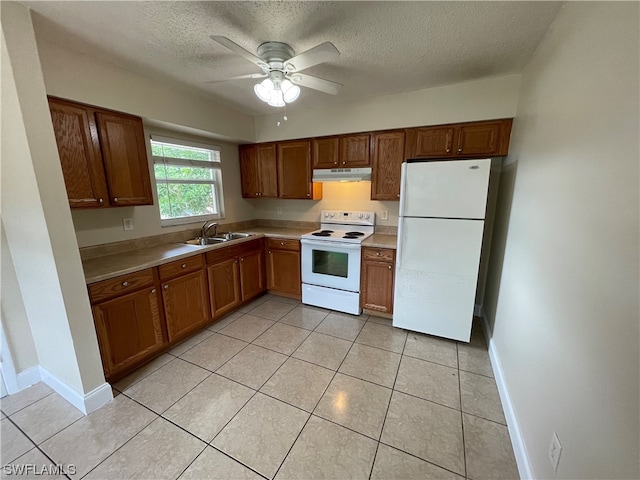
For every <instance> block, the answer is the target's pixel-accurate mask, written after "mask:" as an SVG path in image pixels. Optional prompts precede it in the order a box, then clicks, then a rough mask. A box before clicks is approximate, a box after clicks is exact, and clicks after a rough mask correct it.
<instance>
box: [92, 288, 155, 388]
mask: <svg viewBox="0 0 640 480" xmlns="http://www.w3.org/2000/svg"><path fill="white" fill-rule="evenodd" d="M93 318H94V321H95V324H96V331H97V333H98V344H99V345H100V352H101V354H102V364H103V366H104V372H105V376H106V377H107V380H109V379H111V378H113V377H114V376H116V375H117V374H118V373H119V372H121V371H123V370H126V369H128V368H130V367H132V366H134V365H136V364H137V363H139V362H141V361H143V360H145V359H146V358H148V357H149V356H151V355H152V354H153V353H154V352H156V351H157V350H160V349H161V348H162V347H163V346H164V344H165V343H166V342H165V339H164V336H163V333H162V320H161V316H160V308H159V305H158V295H157V292H156V289H155V287H149V288H145V289H143V290H139V291H137V292H134V293H129V294H127V295H123V296H121V297H117V298H115V299H113V300H109V301H106V302H103V303H99V304H97V305H94V306H93Z"/></svg>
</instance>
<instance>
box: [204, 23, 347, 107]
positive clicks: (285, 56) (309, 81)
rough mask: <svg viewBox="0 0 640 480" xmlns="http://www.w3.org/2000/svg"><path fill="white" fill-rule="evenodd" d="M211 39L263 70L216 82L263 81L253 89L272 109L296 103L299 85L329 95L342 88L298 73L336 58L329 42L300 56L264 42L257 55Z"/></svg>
mask: <svg viewBox="0 0 640 480" xmlns="http://www.w3.org/2000/svg"><path fill="white" fill-rule="evenodd" d="M211 38H212V39H213V40H215V41H216V42H218V43H219V44H220V45H223V46H225V47H227V48H228V49H229V50H232V51H234V52H235V53H237V54H238V55H240V56H242V57H244V58H245V59H247V60H249V61H250V62H251V63H253V64H255V65H257V66H258V67H260V69H261V70H262V73H251V74H248V75H239V76H237V77H230V78H227V79H224V80H219V81H222V82H226V81H229V80H242V79H257V78H264V80H263V81H262V82H260V83H258V84H256V85H255V86H254V91H255V93H256V95H257V96H258V98H260V100H262V101H264V102H267V103H268V104H269V105H271V106H273V107H283V106H284V105H285V104H286V103H291V102H293V101H295V100H296V99H297V98H298V96H299V95H300V86H302V87H307V88H312V89H314V90H319V91H321V92H324V93H329V94H331V95H336V94H337V93H338V92H339V91H340V88H341V87H342V85H340V84H339V83H336V82H331V81H329V80H324V79H322V78H317V77H313V76H311V75H307V74H304V73H300V71H301V70H304V69H306V68H309V67H313V66H314V65H318V64H320V63H324V62H328V61H330V60H334V59H336V58H338V57H339V56H340V52H339V51H338V49H337V48H336V47H335V46H334V45H333V44H332V43H331V42H324V43H321V44H320V45H317V46H315V47H313V48H311V49H310V50H307V51H306V52H303V53H301V54H299V55H295V52H294V50H293V48H291V47H290V46H289V45H287V44H286V43H282V42H265V43H263V44H261V45H260V46H259V47H258V51H257V53H258V55H257V56H256V55H254V54H252V53H251V52H249V51H247V50H245V49H244V48H242V47H241V46H240V45H238V44H237V43H235V42H233V41H232V40H229V39H228V38H227V37H222V36H218V35H211ZM217 82H218V81H213V82H210V83H217Z"/></svg>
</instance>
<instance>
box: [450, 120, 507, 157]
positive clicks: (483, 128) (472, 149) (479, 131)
mask: <svg viewBox="0 0 640 480" xmlns="http://www.w3.org/2000/svg"><path fill="white" fill-rule="evenodd" d="M507 129H508V132H509V133H510V132H511V120H509V121H508V125H505V122H501V121H498V122H478V123H470V124H466V125H462V126H461V127H459V128H458V140H457V142H456V154H457V155H464V156H469V155H506V154H507V149H508V146H509V143H508V137H509V133H506V134H505V130H507ZM505 138H506V140H507V143H506V145H504V139H505Z"/></svg>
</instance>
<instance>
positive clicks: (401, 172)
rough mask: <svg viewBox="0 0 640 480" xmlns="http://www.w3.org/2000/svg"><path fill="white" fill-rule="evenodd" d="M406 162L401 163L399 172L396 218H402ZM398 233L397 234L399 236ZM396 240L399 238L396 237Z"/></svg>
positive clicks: (405, 186)
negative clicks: (398, 200)
mask: <svg viewBox="0 0 640 480" xmlns="http://www.w3.org/2000/svg"><path fill="white" fill-rule="evenodd" d="M406 184H407V162H402V169H401V171H400V205H399V206H398V216H399V217H404V197H405V196H406V193H405V192H406V188H407V185H406ZM399 233H400V232H398V234H399ZM398 238H400V236H399V235H398Z"/></svg>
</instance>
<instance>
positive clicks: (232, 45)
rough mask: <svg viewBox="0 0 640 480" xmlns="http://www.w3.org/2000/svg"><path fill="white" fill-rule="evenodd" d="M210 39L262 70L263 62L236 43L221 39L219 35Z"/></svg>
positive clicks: (224, 38)
mask: <svg viewBox="0 0 640 480" xmlns="http://www.w3.org/2000/svg"><path fill="white" fill-rule="evenodd" d="M211 39H212V40H215V41H216V42H218V43H219V44H220V45H223V46H225V47H227V48H228V49H229V50H233V51H234V52H235V53H237V54H238V55H240V56H241V57H244V58H245V59H247V60H249V61H250V62H251V63H255V64H256V65H257V66H259V67H260V68H262V69H264V65H265V62H264V60H262V59H261V58H259V57H256V56H255V55H254V54H253V53H251V52H249V51H248V50H245V49H244V48H242V47H241V46H240V45H238V44H237V43H235V42H233V41H231V40H229V39H228V38H227V37H222V36H220V35H211Z"/></svg>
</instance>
